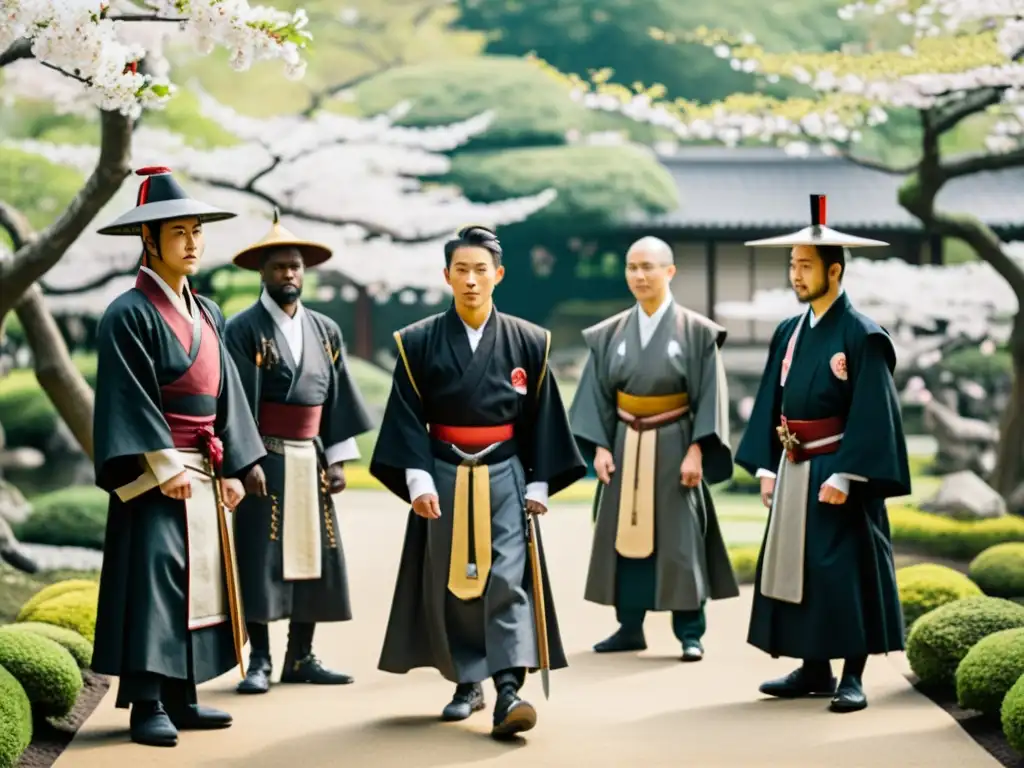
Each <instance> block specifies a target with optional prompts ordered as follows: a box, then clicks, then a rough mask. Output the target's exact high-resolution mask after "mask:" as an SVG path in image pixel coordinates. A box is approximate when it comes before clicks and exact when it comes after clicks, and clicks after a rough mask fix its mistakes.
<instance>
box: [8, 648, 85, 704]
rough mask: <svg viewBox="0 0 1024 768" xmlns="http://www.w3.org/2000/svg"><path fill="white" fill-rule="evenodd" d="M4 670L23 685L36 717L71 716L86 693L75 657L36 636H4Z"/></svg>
mask: <svg viewBox="0 0 1024 768" xmlns="http://www.w3.org/2000/svg"><path fill="white" fill-rule="evenodd" d="M0 666H2V667H4V668H6V669H7V671H8V672H10V673H11V674H12V675H14V677H15V678H16V679H17V680H18V682H19V683H21V686H22V688H24V689H25V693H26V694H27V695H28V699H29V701H30V702H32V708H33V711H34V713H35V714H37V715H41V716H43V717H64V716H65V715H67V714H68V713H69V712H70V711H71V709H72V708H73V707H74V706H75V701H76V700H77V699H78V693H79V691H81V690H82V673H81V672H80V671H79V669H78V664H77V663H75V659H74V657H73V656H72V655H71V654H70V653H68V651H67V650H66V649H65V648H63V647H62V646H60V645H58V644H57V643H55V642H54V641H53V640H50V639H49V638H46V637H43V636H42V635H37V634H35V633H33V632H0Z"/></svg>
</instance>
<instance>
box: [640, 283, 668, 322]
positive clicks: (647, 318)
mask: <svg viewBox="0 0 1024 768" xmlns="http://www.w3.org/2000/svg"><path fill="white" fill-rule="evenodd" d="M673 300H674V299H673V296H672V292H671V291H665V299H664V300H663V301H662V302H661V304H659V305H658V308H657V309H656V310H654V314H653V315H648V314H647V313H646V312H644V308H643V307H641V306H640V302H637V305H636V311H637V312H638V313H639V314H640V321H641V322H642V323H644V324H645V325H647V324H651V325H657V323H658V321H659V320H661V318H662V317H664V315H665V313H666V312H668V308H669V307H670V306H672V302H673Z"/></svg>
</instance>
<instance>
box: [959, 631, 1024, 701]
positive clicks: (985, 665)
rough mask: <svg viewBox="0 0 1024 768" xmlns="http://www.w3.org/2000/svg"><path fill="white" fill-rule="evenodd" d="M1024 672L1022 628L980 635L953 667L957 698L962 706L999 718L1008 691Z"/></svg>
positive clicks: (1023, 632) (1023, 636)
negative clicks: (986, 635) (980, 637)
mask: <svg viewBox="0 0 1024 768" xmlns="http://www.w3.org/2000/svg"><path fill="white" fill-rule="evenodd" d="M1022 674H1024V628H1017V629H1004V630H1001V631H999V632H995V633H993V634H991V635H989V636H988V637H983V638H982V639H981V640H979V641H978V642H977V644H976V645H975V646H974V647H973V648H971V649H970V650H969V651H968V652H967V655H966V656H964V658H963V661H961V662H960V665H959V666H958V667H957V668H956V698H957V702H958V703H959V704H960V706H961V707H964V708H965V709H976V710H978V711H979V712H982V713H984V714H986V715H989V716H990V717H998V716H999V712H1000V710H1001V709H1002V706H1003V699H1004V698H1005V697H1006V693H1007V691H1009V690H1010V688H1012V687H1013V684H1014V683H1016V682H1017V679H1018V678H1019V677H1020V676H1021V675H1022Z"/></svg>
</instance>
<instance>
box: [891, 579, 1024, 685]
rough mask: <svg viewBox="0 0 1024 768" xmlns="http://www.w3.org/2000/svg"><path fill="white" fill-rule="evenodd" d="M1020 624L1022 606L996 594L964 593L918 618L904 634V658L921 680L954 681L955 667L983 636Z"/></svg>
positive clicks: (1023, 624) (1023, 623)
mask: <svg viewBox="0 0 1024 768" xmlns="http://www.w3.org/2000/svg"><path fill="white" fill-rule="evenodd" d="M1016 627H1024V606H1021V605H1018V604H1017V603H1013V602H1011V601H1009V600H1003V599H1002V598H998V597H985V596H981V597H965V598H963V599H961V600H956V601H954V602H952V603H946V604H945V605H943V606H940V607H938V608H936V609H935V610H934V611H931V612H930V613H926V614H925V615H924V616H922V617H921V618H920V619H918V620H917V621H916V622H915V623H914V626H913V628H912V629H911V630H910V634H909V636H908V637H907V661H909V662H910V668H911V669H912V670H913V671H914V674H915V675H917V676H918V678H919V679H920V680H921V682H922V683H925V684H926V685H930V686H943V687H949V686H952V685H954V682H955V677H956V668H957V666H958V665H959V664H960V662H961V661H962V660H963V658H964V657H965V656H966V655H967V652H968V651H969V650H971V648H973V647H974V645H975V644H976V643H977V642H978V641H979V640H981V639H982V638H983V637H988V636H989V635H991V634H992V633H993V632H998V631H1000V630H1003V629H1013V628H1016Z"/></svg>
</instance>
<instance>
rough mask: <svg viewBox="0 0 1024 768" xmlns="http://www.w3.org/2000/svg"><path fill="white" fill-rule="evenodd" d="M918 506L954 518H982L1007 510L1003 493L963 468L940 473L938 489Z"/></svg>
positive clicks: (1004, 513) (1000, 514) (1001, 515)
mask: <svg viewBox="0 0 1024 768" xmlns="http://www.w3.org/2000/svg"><path fill="white" fill-rule="evenodd" d="M921 509H923V510H924V511H925V512H932V513H934V514H937V515H942V516H944V517H950V518H953V519H955V520H985V519H989V518H994V517H1004V516H1006V514H1007V507H1006V502H1005V501H1004V500H1003V497H1002V496H1000V495H999V494H998V493H996V491H994V490H993V489H992V488H991V487H990V486H989V484H988V483H986V482H985V481H984V480H982V479H981V478H980V477H978V476H977V475H976V474H974V473H973V472H970V471H967V470H965V471H963V472H954V473H953V474H951V475H946V476H945V477H943V478H942V484H941V485H940V486H939V490H938V492H937V493H936V494H935V495H934V496H933V497H931V498H930V499H928V500H926V501H924V502H922V504H921Z"/></svg>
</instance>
